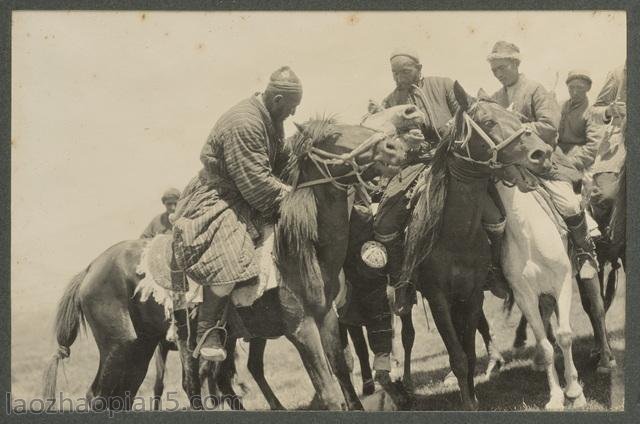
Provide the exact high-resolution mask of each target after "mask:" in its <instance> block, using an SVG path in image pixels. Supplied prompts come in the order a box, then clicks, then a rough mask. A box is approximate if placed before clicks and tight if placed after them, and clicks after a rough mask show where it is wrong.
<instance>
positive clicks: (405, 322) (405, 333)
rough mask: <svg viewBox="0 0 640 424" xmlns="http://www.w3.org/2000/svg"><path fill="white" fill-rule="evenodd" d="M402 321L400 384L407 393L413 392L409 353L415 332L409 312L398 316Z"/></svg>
mask: <svg viewBox="0 0 640 424" xmlns="http://www.w3.org/2000/svg"><path fill="white" fill-rule="evenodd" d="M400 320H401V321H402V333H401V334H402V348H403V350H404V374H403V375H402V384H403V385H404V387H405V388H406V389H407V391H409V392H413V379H412V378H411V352H412V350H413V343H414V342H415V340H416V330H415V327H414V326H413V319H412V317H411V312H409V313H406V314H402V315H400Z"/></svg>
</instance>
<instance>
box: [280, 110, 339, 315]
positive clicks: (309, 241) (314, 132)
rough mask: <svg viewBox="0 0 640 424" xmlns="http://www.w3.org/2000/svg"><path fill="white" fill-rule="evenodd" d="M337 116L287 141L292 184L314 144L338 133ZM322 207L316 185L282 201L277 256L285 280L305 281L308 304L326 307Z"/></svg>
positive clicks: (285, 177) (318, 120) (310, 123)
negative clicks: (320, 253) (320, 230)
mask: <svg viewBox="0 0 640 424" xmlns="http://www.w3.org/2000/svg"><path fill="white" fill-rule="evenodd" d="M335 126H336V120H335V119H334V118H333V117H318V118H315V119H312V120H309V121H307V122H306V123H305V124H303V125H302V126H301V127H299V129H300V131H298V133H297V134H296V135H294V136H293V137H291V138H290V139H288V140H287V146H286V149H287V150H288V151H289V153H290V156H289V160H288V162H287V164H286V166H285V168H284V170H283V174H282V178H283V180H285V181H286V182H287V183H289V184H290V185H292V186H294V187H295V186H296V185H297V184H298V180H299V179H300V169H301V166H302V164H303V163H304V162H305V161H306V159H307V156H306V155H307V153H308V152H309V150H310V149H311V148H312V147H315V146H318V145H320V144H321V143H322V142H323V141H324V140H326V138H327V136H328V135H330V134H332V133H335V132H336V127H335ZM317 215H318V209H317V205H316V198H315V195H314V192H313V188H312V187H305V188H301V189H296V190H293V191H292V192H290V193H288V194H287V195H286V196H285V197H284V198H283V199H282V202H281V203H280V219H279V220H278V222H277V224H276V229H275V256H276V262H277V264H278V265H285V264H286V265H288V266H280V267H279V268H280V271H281V273H282V274H283V277H284V280H285V281H287V280H288V281H292V282H294V284H296V283H297V282H298V281H300V282H302V289H303V297H304V299H305V301H306V302H307V304H308V305H310V306H314V307H324V306H325V304H324V303H325V296H324V282H323V279H322V272H321V270H320V263H319V261H318V257H317V253H316V246H317V242H318V220H317Z"/></svg>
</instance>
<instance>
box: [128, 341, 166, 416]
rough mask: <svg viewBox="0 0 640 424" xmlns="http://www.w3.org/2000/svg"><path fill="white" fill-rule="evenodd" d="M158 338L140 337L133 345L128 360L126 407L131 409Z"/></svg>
mask: <svg viewBox="0 0 640 424" xmlns="http://www.w3.org/2000/svg"><path fill="white" fill-rule="evenodd" d="M158 343H159V339H158V338H138V339H137V340H136V341H135V342H134V343H133V344H132V346H131V349H130V359H129V360H128V361H127V370H126V380H125V395H124V401H125V403H126V409H131V403H132V401H133V397H134V396H135V395H136V393H138V389H140V385H141V384H142V382H143V381H144V378H145V377H146V375H147V370H148V368H149V362H150V361H151V358H152V357H153V353H154V352H155V350H156V347H157V346H158Z"/></svg>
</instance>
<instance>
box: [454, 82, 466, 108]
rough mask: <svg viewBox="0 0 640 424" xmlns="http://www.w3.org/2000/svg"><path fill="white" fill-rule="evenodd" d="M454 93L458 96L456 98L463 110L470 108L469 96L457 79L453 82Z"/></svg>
mask: <svg viewBox="0 0 640 424" xmlns="http://www.w3.org/2000/svg"><path fill="white" fill-rule="evenodd" d="M453 94H454V95H455V96H456V100H457V101H458V104H459V105H460V107H461V108H462V110H464V111H467V110H469V96H468V95H467V92H466V91H464V88H462V86H461V85H460V83H459V82H458V81H455V82H454V83H453Z"/></svg>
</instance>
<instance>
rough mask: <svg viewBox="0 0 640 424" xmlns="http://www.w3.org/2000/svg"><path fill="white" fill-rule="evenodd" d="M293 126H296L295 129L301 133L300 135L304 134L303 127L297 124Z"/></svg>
mask: <svg viewBox="0 0 640 424" xmlns="http://www.w3.org/2000/svg"><path fill="white" fill-rule="evenodd" d="M293 125H295V126H296V128H297V129H298V131H299V132H301V133H303V132H304V125H302V124H298V123H297V122H294V123H293Z"/></svg>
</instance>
